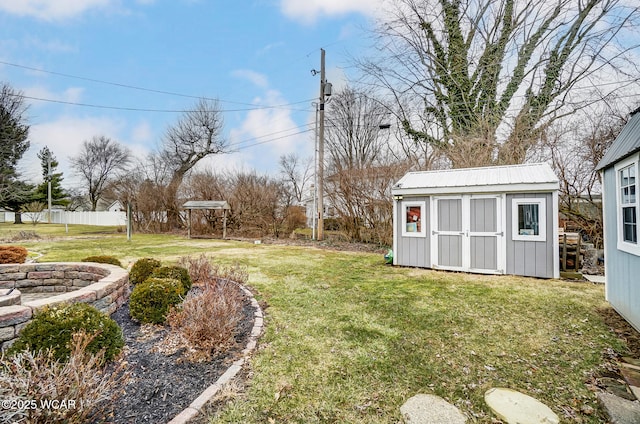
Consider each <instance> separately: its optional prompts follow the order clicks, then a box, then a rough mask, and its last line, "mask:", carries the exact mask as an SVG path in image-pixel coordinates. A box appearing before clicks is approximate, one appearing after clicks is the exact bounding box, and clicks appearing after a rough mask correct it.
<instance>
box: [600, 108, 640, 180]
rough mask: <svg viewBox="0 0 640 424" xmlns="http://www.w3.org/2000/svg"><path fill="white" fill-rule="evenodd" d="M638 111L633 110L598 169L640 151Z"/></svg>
mask: <svg viewBox="0 0 640 424" xmlns="http://www.w3.org/2000/svg"><path fill="white" fill-rule="evenodd" d="M638 112H640V109H636V110H635V111H633V112H632V115H631V117H630V118H629V121H628V122H627V124H626V125H625V126H624V127H623V128H622V131H620V134H618V136H617V137H616V139H615V140H613V143H612V144H611V147H609V150H607V153H605V155H604V156H603V157H602V159H600V162H598V166H596V171H599V170H601V169H604V168H607V167H609V166H610V165H613V164H614V163H616V162H618V161H619V160H621V159H624V158H625V157H627V156H629V155H630V154H633V153H635V152H638V151H640V113H638Z"/></svg>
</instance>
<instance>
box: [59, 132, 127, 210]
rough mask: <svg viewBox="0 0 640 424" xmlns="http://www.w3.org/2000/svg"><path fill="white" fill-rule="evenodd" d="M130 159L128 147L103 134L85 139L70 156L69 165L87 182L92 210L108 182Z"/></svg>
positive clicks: (94, 208) (112, 179)
mask: <svg viewBox="0 0 640 424" xmlns="http://www.w3.org/2000/svg"><path fill="white" fill-rule="evenodd" d="M130 161H131V154H130V152H129V149H127V148H126V147H124V146H122V145H120V144H118V142H116V141H113V140H111V139H109V138H107V137H104V136H96V137H93V138H92V139H91V140H89V141H86V140H85V141H84V142H83V143H82V149H81V150H80V153H78V155H76V156H74V157H71V158H70V162H71V167H72V168H73V169H74V171H75V172H76V173H77V174H78V175H79V176H80V177H82V179H83V180H84V182H85V183H86V184H87V191H88V195H89V202H90V203H91V210H92V211H95V210H96V207H97V205H98V201H99V200H100V199H101V198H102V195H103V193H104V192H105V190H106V189H107V187H108V185H109V183H110V182H112V181H114V180H115V179H117V177H118V176H119V173H120V172H122V171H125V170H126V169H127V167H128V165H129V163H130Z"/></svg>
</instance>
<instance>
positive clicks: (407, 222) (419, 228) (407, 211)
mask: <svg viewBox="0 0 640 424" xmlns="http://www.w3.org/2000/svg"><path fill="white" fill-rule="evenodd" d="M401 210H402V235H403V236H409V237H423V236H424V235H425V234H426V229H425V207H424V202H403V203H402V209H401Z"/></svg>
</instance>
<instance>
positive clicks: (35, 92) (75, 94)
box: [22, 85, 84, 107]
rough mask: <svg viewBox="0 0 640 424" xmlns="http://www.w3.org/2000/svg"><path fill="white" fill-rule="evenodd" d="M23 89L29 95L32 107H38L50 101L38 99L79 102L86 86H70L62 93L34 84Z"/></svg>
mask: <svg viewBox="0 0 640 424" xmlns="http://www.w3.org/2000/svg"><path fill="white" fill-rule="evenodd" d="M22 91H23V93H24V95H25V96H26V97H27V101H28V102H29V104H30V105H31V106H32V107H38V106H41V105H47V104H49V102H47V103H43V102H40V101H38V99H47V100H54V101H60V102H69V103H78V102H80V101H81V100H82V94H83V93H84V88H81V87H70V88H67V89H66V90H64V91H63V92H61V93H55V92H53V91H51V90H49V89H48V88H46V87H43V86H41V85H34V86H31V87H27V88H24V89H23V90H22ZM32 100H33V101H32Z"/></svg>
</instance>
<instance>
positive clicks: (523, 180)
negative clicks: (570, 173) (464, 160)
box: [392, 163, 559, 195]
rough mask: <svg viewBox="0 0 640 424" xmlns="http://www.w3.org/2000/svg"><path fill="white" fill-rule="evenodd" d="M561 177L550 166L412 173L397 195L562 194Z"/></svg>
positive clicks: (408, 174)
mask: <svg viewBox="0 0 640 424" xmlns="http://www.w3.org/2000/svg"><path fill="white" fill-rule="evenodd" d="M558 188H559V183H558V177H556V175H555V173H554V172H553V170H552V169H551V167H550V166H549V165H548V164H546V163H532V164H523V165H507V166H487V167H482V168H463V169H448V170H438V171H421V172H409V173H407V174H406V175H405V176H404V177H402V178H401V179H400V181H398V183H397V184H396V185H395V186H394V187H393V189H392V192H393V194H394V195H403V194H407V195H408V194H415V195H420V194H460V193H505V192H522V191H555V190H558Z"/></svg>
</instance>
